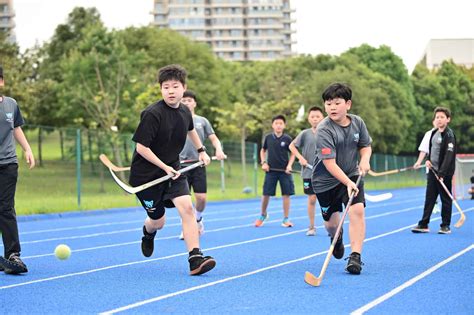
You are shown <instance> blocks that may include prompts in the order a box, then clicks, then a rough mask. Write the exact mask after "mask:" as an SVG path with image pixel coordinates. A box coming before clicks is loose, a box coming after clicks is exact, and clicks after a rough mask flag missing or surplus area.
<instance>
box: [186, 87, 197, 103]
mask: <svg viewBox="0 0 474 315" xmlns="http://www.w3.org/2000/svg"><path fill="white" fill-rule="evenodd" d="M183 97H190V98H192V99H194V101H195V102H196V103H197V97H196V93H194V91H191V90H186V91H184V94H183Z"/></svg>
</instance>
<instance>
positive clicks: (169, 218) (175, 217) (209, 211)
mask: <svg viewBox="0 0 474 315" xmlns="http://www.w3.org/2000/svg"><path fill="white" fill-rule="evenodd" d="M303 201H304V202H306V200H302V201H301V202H299V200H298V202H297V205H296V207H299V206H306V203H303ZM259 202H260V201H259ZM299 203H301V205H299ZM258 207H260V204H258V205H255V207H254V208H249V207H244V208H243V209H242V210H239V211H252V212H253V213H254V215H255V216H257V215H258V211H259V210H258ZM278 209H281V207H279V206H277V205H270V206H269V207H268V210H278ZM134 212H137V214H140V215H143V219H140V220H133V221H115V222H108V223H97V224H88V225H79V226H70V227H63V228H54V229H44V230H35V231H27V232H21V233H20V236H22V235H28V234H39V233H47V232H62V231H72V230H81V229H88V228H96V227H101V226H113V225H123V224H129V223H130V224H131V223H137V222H143V221H144V220H145V217H146V214H145V211H144V210H143V211H141V212H140V211H134ZM226 213H235V208H233V209H232V210H221V211H218V212H217V211H215V210H213V209H212V208H210V209H207V210H206V217H208V216H214V215H216V216H217V215H219V216H221V215H222V214H226ZM175 220H181V218H180V216H179V215H175V213H174V212H171V211H168V212H167V213H166V221H175ZM22 223H23V222H22Z"/></svg>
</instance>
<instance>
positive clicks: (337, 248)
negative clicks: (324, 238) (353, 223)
mask: <svg viewBox="0 0 474 315" xmlns="http://www.w3.org/2000/svg"><path fill="white" fill-rule="evenodd" d="M343 233H344V230H343V229H342V228H341V233H339V237H338V239H337V242H336V245H334V250H333V251H332V255H333V256H334V258H336V259H341V258H342V257H344V243H343V240H342V235H343ZM333 240H334V238H333V237H331V244H332V241H333Z"/></svg>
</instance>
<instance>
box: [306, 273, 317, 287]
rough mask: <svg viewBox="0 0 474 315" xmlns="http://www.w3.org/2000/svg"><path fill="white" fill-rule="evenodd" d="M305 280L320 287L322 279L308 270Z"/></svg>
mask: <svg viewBox="0 0 474 315" xmlns="http://www.w3.org/2000/svg"><path fill="white" fill-rule="evenodd" d="M304 282H306V283H307V284H309V285H310V286H313V287H319V285H320V284H321V279H320V278H317V277H315V276H314V275H313V274H312V273H311V272H309V271H306V273H305V274H304Z"/></svg>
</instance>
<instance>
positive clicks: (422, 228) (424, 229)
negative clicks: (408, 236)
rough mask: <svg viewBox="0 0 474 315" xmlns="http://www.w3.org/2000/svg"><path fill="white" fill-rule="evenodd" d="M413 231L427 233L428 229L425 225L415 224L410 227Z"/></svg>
mask: <svg viewBox="0 0 474 315" xmlns="http://www.w3.org/2000/svg"><path fill="white" fill-rule="evenodd" d="M411 231H412V232H413V233H429V232H430V229H429V228H428V227H427V226H421V225H419V224H418V225H417V226H415V227H413V228H412V229H411Z"/></svg>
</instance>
